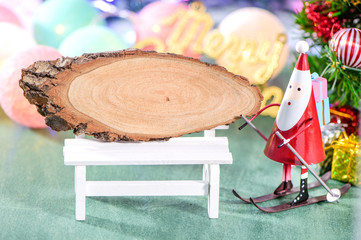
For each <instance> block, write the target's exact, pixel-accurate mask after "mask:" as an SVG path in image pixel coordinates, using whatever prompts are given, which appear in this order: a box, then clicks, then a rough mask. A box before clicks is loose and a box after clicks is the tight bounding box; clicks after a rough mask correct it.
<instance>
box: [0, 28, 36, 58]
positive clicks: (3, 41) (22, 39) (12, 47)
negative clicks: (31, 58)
mask: <svg viewBox="0 0 361 240" xmlns="http://www.w3.org/2000/svg"><path fill="white" fill-rule="evenodd" d="M0 35H1V37H0V46H1V48H0V62H2V61H4V60H5V59H7V58H8V57H10V56H11V55H12V54H14V53H15V52H17V51H20V50H22V49H26V48H29V47H32V46H35V44H36V43H35V41H34V39H33V38H32V37H31V36H30V35H29V34H28V33H27V32H26V31H25V30H24V29H22V28H20V27H19V26H17V25H14V24H11V23H7V22H0Z"/></svg>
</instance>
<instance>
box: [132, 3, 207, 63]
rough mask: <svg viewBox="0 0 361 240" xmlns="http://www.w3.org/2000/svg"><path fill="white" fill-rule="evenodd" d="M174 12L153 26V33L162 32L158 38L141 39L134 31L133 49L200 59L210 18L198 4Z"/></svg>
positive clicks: (202, 6)
mask: <svg viewBox="0 0 361 240" xmlns="http://www.w3.org/2000/svg"><path fill="white" fill-rule="evenodd" d="M162 4H164V3H162ZM168 4H169V3H168ZM178 5H179V4H178ZM161 6H162V5H161ZM170 6H171V5H170ZM176 6H177V5H176ZM174 10H175V12H173V13H172V14H170V15H169V16H166V17H164V18H161V19H159V20H158V21H159V23H160V24H157V25H153V27H152V29H153V31H154V30H155V32H158V31H162V35H159V37H157V36H156V37H149V36H147V37H146V38H144V39H141V37H139V34H138V31H137V30H136V32H137V44H136V46H135V47H136V48H140V49H143V50H149V49H152V50H153V49H154V50H156V51H158V52H171V53H177V54H183V55H185V56H189V57H193V58H200V54H201V53H202V48H203V46H202V44H203V39H204V37H205V35H206V34H207V33H208V32H209V30H210V29H211V28H212V26H213V20H212V18H211V16H210V15H209V14H208V13H206V10H205V7H204V5H203V4H201V3H199V2H194V3H192V4H191V5H190V8H188V7H187V8H186V9H183V8H182V9H174ZM154 26H156V27H154ZM140 39H141V40H140Z"/></svg>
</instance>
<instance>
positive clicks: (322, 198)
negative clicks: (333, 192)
mask: <svg viewBox="0 0 361 240" xmlns="http://www.w3.org/2000/svg"><path fill="white" fill-rule="evenodd" d="M350 187H351V184H349V183H346V184H345V185H343V186H342V187H341V188H339V190H340V192H341V196H343V195H345V194H346V193H347V191H348V190H349V189H350ZM250 200H251V202H252V204H253V205H255V206H256V207H257V208H258V209H259V210H261V211H263V212H266V213H276V212H282V211H286V210H290V209H293V208H298V207H303V206H307V205H311V204H315V203H319V202H324V201H327V194H325V195H321V196H318V197H313V198H309V199H308V200H307V201H305V202H301V203H299V204H296V205H293V206H291V204H290V203H284V204H281V205H276V206H272V207H260V206H258V205H257V203H256V202H254V201H253V199H252V198H250Z"/></svg>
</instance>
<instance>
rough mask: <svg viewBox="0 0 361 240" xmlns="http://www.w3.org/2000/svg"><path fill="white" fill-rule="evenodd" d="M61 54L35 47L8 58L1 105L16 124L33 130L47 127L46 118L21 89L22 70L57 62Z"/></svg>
mask: <svg viewBox="0 0 361 240" xmlns="http://www.w3.org/2000/svg"><path fill="white" fill-rule="evenodd" d="M59 57H61V54H60V53H59V52H58V51H57V50H56V49H54V48H51V47H47V46H35V47H32V48H29V49H27V50H23V51H20V52H17V53H16V54H14V55H12V56H11V57H10V58H8V59H7V60H6V61H5V63H4V64H3V66H2V68H1V70H0V84H1V88H0V104H1V106H2V108H3V110H4V112H5V113H6V114H7V115H8V116H9V117H10V118H11V119H12V120H14V121H15V122H17V123H19V124H22V125H24V126H27V127H31V128H44V127H46V125H45V121H44V118H43V117H42V116H41V115H40V114H39V113H38V112H37V110H36V108H35V106H34V105H31V104H30V103H29V102H28V100H27V99H26V98H25V97H24V95H23V90H22V89H21V88H20V87H19V80H20V78H21V69H23V68H26V67H28V66H30V65H31V64H33V63H34V62H35V61H39V60H55V59H57V58H59Z"/></svg>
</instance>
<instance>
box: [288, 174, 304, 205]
mask: <svg viewBox="0 0 361 240" xmlns="http://www.w3.org/2000/svg"><path fill="white" fill-rule="evenodd" d="M307 199H308V189H307V178H303V179H301V185H300V192H299V194H298V195H297V197H296V198H295V199H294V200H293V201H292V202H291V206H293V205H296V204H299V203H302V202H304V201H307Z"/></svg>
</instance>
